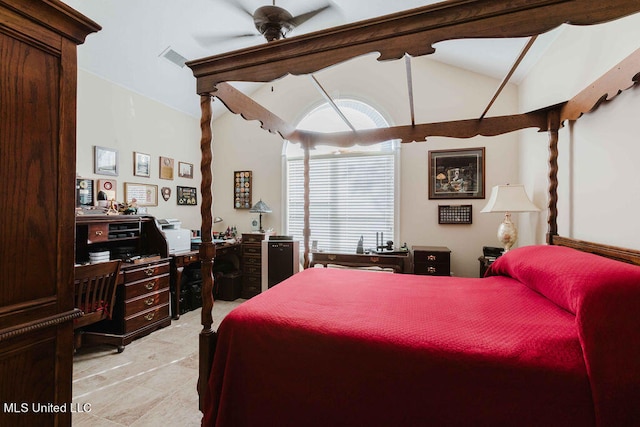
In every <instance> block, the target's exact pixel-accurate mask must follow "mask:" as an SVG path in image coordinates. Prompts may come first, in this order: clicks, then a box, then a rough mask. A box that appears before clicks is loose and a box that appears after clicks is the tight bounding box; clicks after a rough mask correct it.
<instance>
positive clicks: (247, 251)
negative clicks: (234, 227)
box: [241, 233, 265, 298]
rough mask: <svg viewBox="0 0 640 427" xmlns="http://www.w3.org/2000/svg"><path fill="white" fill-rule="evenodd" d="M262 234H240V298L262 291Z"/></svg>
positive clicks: (263, 236)
mask: <svg viewBox="0 0 640 427" xmlns="http://www.w3.org/2000/svg"><path fill="white" fill-rule="evenodd" d="M264 238H265V234H264V233H243V234H242V292H241V297H242V298H251V297H254V296H256V295H258V294H259V293H260V292H261V291H262V241H263V240H264Z"/></svg>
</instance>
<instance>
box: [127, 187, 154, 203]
mask: <svg viewBox="0 0 640 427" xmlns="http://www.w3.org/2000/svg"><path fill="white" fill-rule="evenodd" d="M124 198H125V201H126V202H127V203H131V202H133V199H135V201H136V204H137V205H138V206H158V186H157V185H153V184H135V183H133V182H125V183H124Z"/></svg>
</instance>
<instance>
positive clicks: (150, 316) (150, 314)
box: [144, 311, 156, 321]
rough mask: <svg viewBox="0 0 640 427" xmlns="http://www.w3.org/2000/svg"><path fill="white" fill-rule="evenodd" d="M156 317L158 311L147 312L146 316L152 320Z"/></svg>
mask: <svg viewBox="0 0 640 427" xmlns="http://www.w3.org/2000/svg"><path fill="white" fill-rule="evenodd" d="M154 317H156V312H155V311H154V312H153V313H147V314H146V315H145V316H144V318H145V319H147V320H149V321H151V320H153V318H154Z"/></svg>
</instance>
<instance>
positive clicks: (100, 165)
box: [93, 145, 118, 176]
mask: <svg viewBox="0 0 640 427" xmlns="http://www.w3.org/2000/svg"><path fill="white" fill-rule="evenodd" d="M93 154H94V158H93V173H95V174H97V175H112V176H118V150H114V149H113V148H106V147H99V146H97V145H95V146H94V147H93Z"/></svg>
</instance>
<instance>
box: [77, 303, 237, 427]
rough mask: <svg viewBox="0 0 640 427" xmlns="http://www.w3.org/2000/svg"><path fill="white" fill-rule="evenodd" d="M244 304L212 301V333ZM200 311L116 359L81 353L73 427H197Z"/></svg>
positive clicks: (107, 353) (92, 350)
mask: <svg viewBox="0 0 640 427" xmlns="http://www.w3.org/2000/svg"><path fill="white" fill-rule="evenodd" d="M242 301H244V300H236V301H232V302H229V301H216V302H215V304H214V314H213V316H214V325H213V327H214V329H216V328H217V327H218V325H219V323H220V321H221V320H222V318H223V317H224V316H225V315H226V314H227V313H228V312H229V311H231V310H232V309H233V308H234V307H236V306H237V305H238V304H240V303H241V302H242ZM201 329H202V327H201V326H200V309H198V310H195V311H191V312H188V313H185V314H183V315H182V316H180V319H178V320H173V321H172V322H171V325H170V326H167V327H166V328H163V329H160V330H158V331H156V332H153V333H152V334H150V335H147V336H146V337H142V338H139V339H137V340H135V341H133V342H132V343H131V344H129V345H128V346H126V347H125V350H124V352H122V353H120V354H118V353H117V352H116V351H115V348H113V347H109V346H98V347H88V348H80V349H78V351H77V352H76V355H75V356H74V361H73V403H74V406H76V407H83V405H85V404H88V405H85V406H86V407H87V408H88V407H89V405H90V411H88V412H84V413H74V414H73V419H72V425H73V427H84V426H87V427H115V426H131V427H142V426H163V427H173V426H177V427H190V426H199V425H200V418H201V413H200V411H199V410H198V393H197V391H196V383H197V380H198V334H199V332H200V330H201Z"/></svg>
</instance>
